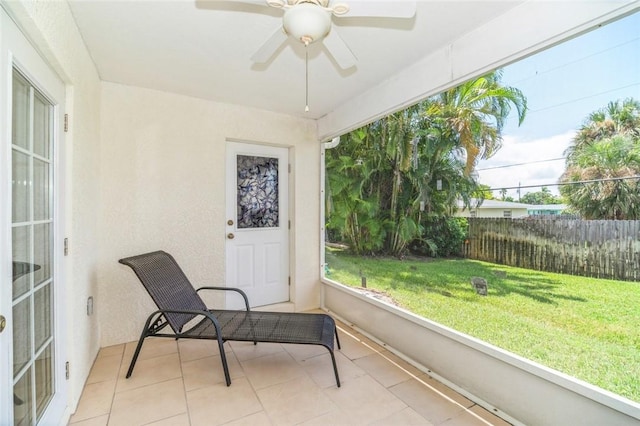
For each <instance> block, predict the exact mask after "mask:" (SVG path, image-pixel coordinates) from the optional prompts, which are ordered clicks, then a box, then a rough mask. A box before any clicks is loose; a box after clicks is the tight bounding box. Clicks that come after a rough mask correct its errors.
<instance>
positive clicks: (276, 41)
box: [251, 28, 287, 64]
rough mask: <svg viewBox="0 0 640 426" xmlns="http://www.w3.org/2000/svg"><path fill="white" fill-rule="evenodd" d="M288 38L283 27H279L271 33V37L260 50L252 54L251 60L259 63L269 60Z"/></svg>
mask: <svg viewBox="0 0 640 426" xmlns="http://www.w3.org/2000/svg"><path fill="white" fill-rule="evenodd" d="M286 39H287V35H286V34H285V33H284V31H282V28H278V29H277V30H276V31H275V32H274V33H273V34H271V37H269V38H268V39H267V41H265V42H264V44H263V45H262V46H260V48H259V49H258V51H257V52H256V53H254V54H253V56H251V60H252V61H253V62H257V63H259V64H263V63H265V62H267V61H268V60H269V59H270V58H271V57H272V56H273V54H274V53H276V50H278V48H279V47H280V46H281V45H282V43H284V41H285V40H286Z"/></svg>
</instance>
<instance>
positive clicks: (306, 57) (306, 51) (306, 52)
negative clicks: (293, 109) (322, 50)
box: [304, 41, 309, 112]
mask: <svg viewBox="0 0 640 426" xmlns="http://www.w3.org/2000/svg"><path fill="white" fill-rule="evenodd" d="M304 66H305V94H304V96H305V107H304V112H309V42H308V41H307V42H305V43H304Z"/></svg>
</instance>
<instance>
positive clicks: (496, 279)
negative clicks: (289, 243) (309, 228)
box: [326, 248, 640, 402]
mask: <svg viewBox="0 0 640 426" xmlns="http://www.w3.org/2000/svg"><path fill="white" fill-rule="evenodd" d="M326 261H327V263H328V264H329V266H328V272H329V275H328V278H330V279H332V280H334V281H337V282H341V283H343V284H346V285H350V286H354V287H356V286H360V284H361V274H362V275H364V276H366V277H367V287H368V288H373V289H377V290H382V291H385V292H386V293H387V294H388V295H390V296H391V297H392V298H393V299H394V300H395V301H396V302H397V304H398V305H399V306H401V307H403V308H405V309H407V310H409V311H411V312H414V313H416V314H418V315H421V316H423V317H425V318H429V319H431V320H433V321H436V322H438V323H440V324H443V325H446V326H448V327H451V328H454V329H456V330H458V331H461V332H463V333H466V334H469V335H471V336H474V337H476V338H479V339H482V340H484V341H486V342H489V343H491V344H493V345H496V346H498V347H501V348H503V349H506V350H508V351H511V352H513V353H516V354H518V355H521V356H523V357H526V358H528V359H531V360H533V361H536V362H538V363H540V364H543V365H545V366H547V367H551V368H554V369H556V370H559V371H562V372H564V373H566V374H569V375H571V376H574V377H577V378H579V379H581V380H584V381H586V382H589V383H591V384H594V385H596V386H599V387H601V388H603V389H606V390H609V391H611V392H614V393H617V394H619V395H622V396H624V397H626V398H629V399H631V400H634V401H636V402H640V283H632V282H624V281H613V280H603V279H595V278H585V277H577V276H572V275H563V274H554V273H548V272H540V271H532V270H528V269H521V268H513V267H509V266H503V265H496V264H491V263H486V262H480V261H474V260H468V259H442V260H431V259H429V260H425V259H414V260H398V259H387V258H379V257H376V258H371V257H358V256H353V255H349V254H347V253H345V252H342V251H340V250H338V249H333V248H328V249H327V256H326ZM474 276H475V277H483V278H485V279H487V281H488V287H489V291H488V295H487V296H486V297H483V296H479V295H477V294H476V292H475V290H474V289H473V287H472V285H471V281H470V280H471V277H474Z"/></svg>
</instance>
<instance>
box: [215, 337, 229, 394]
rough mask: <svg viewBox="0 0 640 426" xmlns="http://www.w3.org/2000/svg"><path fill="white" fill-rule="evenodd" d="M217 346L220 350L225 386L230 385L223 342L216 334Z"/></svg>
mask: <svg viewBox="0 0 640 426" xmlns="http://www.w3.org/2000/svg"><path fill="white" fill-rule="evenodd" d="M218 348H219V350H220V360H221V361H222V370H223V371H224V379H225V381H226V382H227V386H231V376H230V375H229V366H228V365H227V355H226V354H225V353H224V342H223V341H222V338H221V337H220V334H218Z"/></svg>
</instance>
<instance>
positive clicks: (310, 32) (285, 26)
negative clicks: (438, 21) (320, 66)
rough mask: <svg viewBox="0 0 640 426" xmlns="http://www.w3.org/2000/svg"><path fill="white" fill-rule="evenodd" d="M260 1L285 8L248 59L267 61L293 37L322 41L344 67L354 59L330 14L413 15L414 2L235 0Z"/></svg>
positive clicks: (357, 15) (384, 16)
mask: <svg viewBox="0 0 640 426" xmlns="http://www.w3.org/2000/svg"><path fill="white" fill-rule="evenodd" d="M236 1H238V2H241V3H251V4H263V5H266V6H270V7H273V8H277V9H282V10H284V14H283V17H282V27H281V28H277V29H276V31H274V33H273V34H272V35H271V36H270V37H269V38H268V39H267V40H266V41H265V42H264V44H263V45H262V46H261V47H260V48H259V49H258V50H257V51H256V53H254V54H253V56H252V57H251V60H253V61H254V62H257V63H264V62H267V61H268V60H269V59H270V58H271V57H272V56H273V55H274V54H275V52H276V51H277V50H278V48H279V47H280V46H281V45H282V44H283V43H284V42H285V41H286V39H287V38H288V37H293V38H294V39H295V40H298V41H299V42H301V43H302V44H304V45H305V46H308V45H309V44H312V43H316V42H323V44H324V46H325V47H326V49H327V51H328V52H329V53H330V54H331V56H333V58H334V59H335V61H336V63H337V64H338V65H339V66H340V67H341V68H343V69H347V68H350V67H352V66H354V65H355V64H356V62H357V59H356V57H355V55H354V54H353V52H351V49H349V46H347V45H346V43H345V42H344V41H343V40H342V38H341V37H340V35H338V32H337V31H336V30H335V28H333V26H332V16H333V17H336V18H339V17H378V18H412V17H413V16H414V15H415V13H416V2H415V1H410V0H344V2H343V1H342V0H236Z"/></svg>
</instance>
